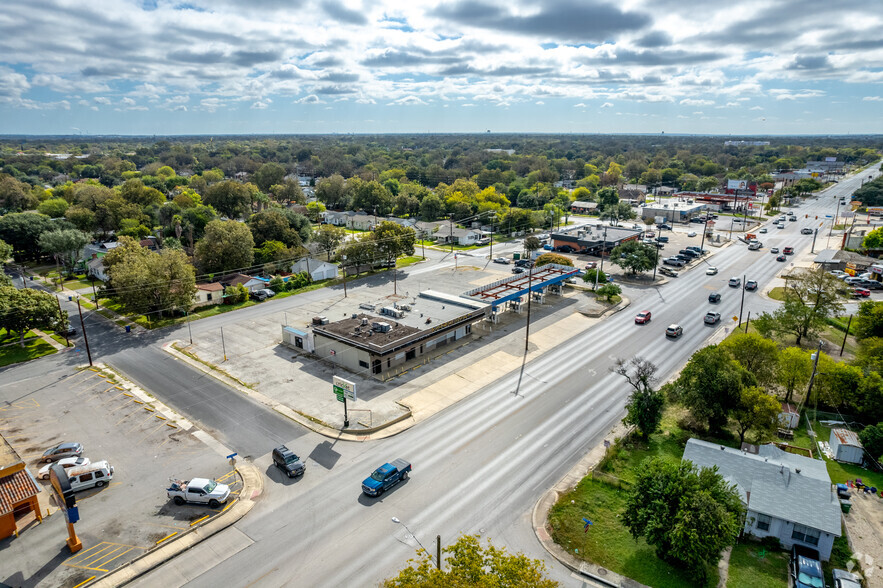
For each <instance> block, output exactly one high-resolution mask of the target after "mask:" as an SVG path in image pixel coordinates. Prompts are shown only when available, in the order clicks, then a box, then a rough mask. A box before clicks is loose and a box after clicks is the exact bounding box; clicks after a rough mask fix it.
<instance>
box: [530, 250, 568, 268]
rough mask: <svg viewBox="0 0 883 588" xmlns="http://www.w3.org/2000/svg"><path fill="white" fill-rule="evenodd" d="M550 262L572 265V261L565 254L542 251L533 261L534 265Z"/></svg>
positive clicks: (538, 265)
mask: <svg viewBox="0 0 883 588" xmlns="http://www.w3.org/2000/svg"><path fill="white" fill-rule="evenodd" d="M550 263H555V264H558V265H569V266H570V267H573V261H571V259H570V258H569V257H567V256H565V255H559V254H557V253H543V254H542V255H540V256H539V257H537V258H536V261H535V262H534V267H540V266H544V265H547V264H550Z"/></svg>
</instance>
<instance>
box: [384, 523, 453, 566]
mask: <svg viewBox="0 0 883 588" xmlns="http://www.w3.org/2000/svg"><path fill="white" fill-rule="evenodd" d="M391 520H392V522H394V523H395V524H397V525H401V526H403V527H404V528H405V530H406V531H407V532H408V533H409V534H410V535H411V537H413V538H414V541H416V542H417V545H419V546H420V549H422V550H423V551H425V552H426V553H427V554H428V555H429V558H430V560H431V559H432V553H430V552H429V550H428V549H426V548H425V547H423V544H422V543H420V539H418V538H417V535H415V534H414V532H413V531H412V530H411V529H409V528H408V525H406V524H405V523H403V522H402V521H401V520H399V518H398V517H392V519H391ZM436 537H437V543H438V545H441V535H437V536H436ZM435 565H436V567H437V568H438V569H441V558H437V559H436V564H435Z"/></svg>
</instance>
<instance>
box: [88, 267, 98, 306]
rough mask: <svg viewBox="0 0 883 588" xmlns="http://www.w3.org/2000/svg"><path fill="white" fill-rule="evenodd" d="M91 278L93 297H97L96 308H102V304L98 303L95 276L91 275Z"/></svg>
mask: <svg viewBox="0 0 883 588" xmlns="http://www.w3.org/2000/svg"><path fill="white" fill-rule="evenodd" d="M89 279H90V280H91V281H92V298H94V299H95V308H101V305H100V304H98V292H96V291H95V276H93V275H90V276H89Z"/></svg>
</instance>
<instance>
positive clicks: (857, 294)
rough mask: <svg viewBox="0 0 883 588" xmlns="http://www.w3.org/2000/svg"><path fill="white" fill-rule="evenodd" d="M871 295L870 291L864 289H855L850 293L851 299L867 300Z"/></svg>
mask: <svg viewBox="0 0 883 588" xmlns="http://www.w3.org/2000/svg"><path fill="white" fill-rule="evenodd" d="M870 295H871V291H870V290H866V289H865V288H855V289H853V291H852V297H853V298H867V297H868V296H870Z"/></svg>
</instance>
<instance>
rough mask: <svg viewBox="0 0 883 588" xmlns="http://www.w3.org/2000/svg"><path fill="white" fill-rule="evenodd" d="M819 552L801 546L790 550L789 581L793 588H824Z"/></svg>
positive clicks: (795, 546) (823, 575)
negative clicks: (791, 582)
mask: <svg viewBox="0 0 883 588" xmlns="http://www.w3.org/2000/svg"><path fill="white" fill-rule="evenodd" d="M820 559H821V558H820V557H819V552H818V551H816V550H815V549H811V548H809V547H804V546H802V545H796V544H795V545H794V546H793V547H792V548H791V580H792V581H793V583H794V588H824V586H825V574H824V573H823V572H822V564H821V562H820V561H819V560H820Z"/></svg>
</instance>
